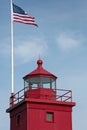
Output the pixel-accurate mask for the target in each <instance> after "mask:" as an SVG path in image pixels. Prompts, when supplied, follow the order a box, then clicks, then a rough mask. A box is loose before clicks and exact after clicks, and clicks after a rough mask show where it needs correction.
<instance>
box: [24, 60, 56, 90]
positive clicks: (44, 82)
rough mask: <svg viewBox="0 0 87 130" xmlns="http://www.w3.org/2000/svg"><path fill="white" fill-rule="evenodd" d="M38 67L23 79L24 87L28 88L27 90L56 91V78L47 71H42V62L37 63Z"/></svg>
mask: <svg viewBox="0 0 87 130" xmlns="http://www.w3.org/2000/svg"><path fill="white" fill-rule="evenodd" d="M37 64H38V67H37V69H35V70H34V71H32V72H31V73H29V74H27V75H26V76H25V77H23V79H24V87H27V86H29V89H34V88H51V89H54V90H56V79H57V77H56V76H55V75H53V74H51V73H50V72H48V71H47V70H45V69H43V67H42V64H43V61H42V60H40V59H39V60H38V61H37Z"/></svg>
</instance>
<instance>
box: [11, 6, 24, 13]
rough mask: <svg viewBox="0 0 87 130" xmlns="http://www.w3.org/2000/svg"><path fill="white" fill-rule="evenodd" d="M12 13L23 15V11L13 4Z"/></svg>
mask: <svg viewBox="0 0 87 130" xmlns="http://www.w3.org/2000/svg"><path fill="white" fill-rule="evenodd" d="M13 12H14V13H18V14H25V11H24V10H23V9H22V8H20V7H18V6H17V5H15V4H13Z"/></svg>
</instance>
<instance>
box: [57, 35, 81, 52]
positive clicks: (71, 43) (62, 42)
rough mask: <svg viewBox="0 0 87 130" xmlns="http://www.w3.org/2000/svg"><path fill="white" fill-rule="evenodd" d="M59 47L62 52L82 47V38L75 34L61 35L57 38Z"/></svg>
mask: <svg viewBox="0 0 87 130" xmlns="http://www.w3.org/2000/svg"><path fill="white" fill-rule="evenodd" d="M56 41H57V45H58V46H59V47H60V48H61V49H62V50H71V49H73V48H76V47H78V46H80V45H81V42H82V40H81V38H79V37H78V36H76V35H74V34H68V33H61V34H60V35H59V36H58V37H57V40H56Z"/></svg>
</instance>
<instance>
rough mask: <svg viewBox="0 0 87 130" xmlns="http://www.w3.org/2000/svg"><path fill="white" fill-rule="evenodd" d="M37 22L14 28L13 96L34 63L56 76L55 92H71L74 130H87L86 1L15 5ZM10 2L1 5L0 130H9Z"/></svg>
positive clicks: (31, 1)
mask: <svg viewBox="0 0 87 130" xmlns="http://www.w3.org/2000/svg"><path fill="white" fill-rule="evenodd" d="M14 3H15V4H16V5H18V6H20V7H21V8H22V9H24V10H25V11H27V12H28V13H29V14H30V15H31V16H33V17H35V20H36V23H37V24H38V27H35V26H32V25H25V24H20V23H14V70H15V73H14V82H15V85H14V86H15V88H14V92H15V93H16V92H17V91H19V90H20V89H22V88H23V87H24V83H23V79H22V77H24V76H25V75H26V74H28V73H29V72H31V71H32V70H34V69H36V67H37V60H38V59H39V56H40V58H41V59H42V60H43V67H44V68H45V69H46V70H48V71H50V72H51V73H53V74H54V75H56V76H57V77H58V79H57V87H58V88H63V89H70V90H72V93H73V101H74V102H76V106H75V107H73V113H72V115H73V116H72V121H73V130H86V129H87V100H86V99H87V58H86V57H87V1H86V0H51V1H50V0H44V1H43V0H38V1H36V0H29V1H28V0H14ZM10 22H11V20H10V0H9V1H8V0H0V30H1V33H0V60H1V61H0V130H5V129H6V130H10V118H9V114H8V113H6V109H7V108H8V107H9V97H10V94H11V30H10Z"/></svg>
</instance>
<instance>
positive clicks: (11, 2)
mask: <svg viewBox="0 0 87 130" xmlns="http://www.w3.org/2000/svg"><path fill="white" fill-rule="evenodd" d="M10 7H11V93H12V94H13V93H14V43H13V1H12V0H10Z"/></svg>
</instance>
